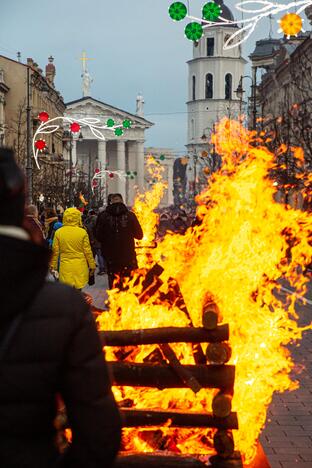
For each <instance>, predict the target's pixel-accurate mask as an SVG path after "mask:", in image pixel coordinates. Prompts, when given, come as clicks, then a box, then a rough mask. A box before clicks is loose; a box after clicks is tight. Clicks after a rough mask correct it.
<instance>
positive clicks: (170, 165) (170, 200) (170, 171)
mask: <svg viewBox="0 0 312 468" xmlns="http://www.w3.org/2000/svg"><path fill="white" fill-rule="evenodd" d="M172 204H173V161H172V160H171V159H169V161H168V206H170V205H172Z"/></svg>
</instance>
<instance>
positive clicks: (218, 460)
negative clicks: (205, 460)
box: [209, 451, 264, 468]
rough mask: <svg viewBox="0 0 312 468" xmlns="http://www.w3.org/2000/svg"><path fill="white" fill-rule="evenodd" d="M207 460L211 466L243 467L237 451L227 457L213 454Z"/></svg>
mask: <svg viewBox="0 0 312 468" xmlns="http://www.w3.org/2000/svg"><path fill="white" fill-rule="evenodd" d="M209 461H210V464H211V467H212V468H243V462H242V457H241V454H240V452H237V451H235V452H234V453H233V455H232V456H231V457H230V458H227V459H224V458H222V457H220V455H213V456H212V457H210V458H209ZM263 468H264V467H263Z"/></svg>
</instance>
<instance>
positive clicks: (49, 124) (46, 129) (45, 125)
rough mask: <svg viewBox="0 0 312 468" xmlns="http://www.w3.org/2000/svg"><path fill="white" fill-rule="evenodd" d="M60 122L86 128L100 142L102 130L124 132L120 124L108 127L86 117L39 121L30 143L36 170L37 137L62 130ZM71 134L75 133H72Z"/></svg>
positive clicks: (103, 137)
mask: <svg viewBox="0 0 312 468" xmlns="http://www.w3.org/2000/svg"><path fill="white" fill-rule="evenodd" d="M57 121H60V123H59V124H55V122H57ZM61 122H62V123H68V124H70V125H71V124H79V126H80V128H82V127H88V128H89V129H90V130H91V132H92V134H93V135H94V136H95V137H96V138H97V139H98V140H102V141H105V136H104V134H103V133H102V131H103V130H111V131H113V132H115V130H116V129H118V128H120V129H122V130H125V129H124V127H123V125H122V124H117V125H113V126H108V125H105V124H103V123H101V120H100V119H98V118H94V117H87V118H83V119H73V118H70V117H62V116H59V117H54V118H53V119H48V120H46V121H41V124H40V125H39V127H38V128H37V130H36V132H35V134H34V137H33V141H32V150H33V155H34V159H35V161H36V165H37V167H38V169H40V165H39V161H38V156H39V152H40V149H38V148H36V141H37V137H38V136H39V135H47V134H50V133H55V132H57V131H58V130H59V129H60V128H61V129H62V130H63V128H62V127H61ZM79 131H80V129H79ZM72 133H76V132H72ZM77 133H78V132H77Z"/></svg>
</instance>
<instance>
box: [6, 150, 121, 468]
mask: <svg viewBox="0 0 312 468" xmlns="http://www.w3.org/2000/svg"><path fill="white" fill-rule="evenodd" d="M24 203H25V195H24V178H23V175H22V172H21V170H20V169H19V168H18V166H17V164H16V162H15V161H14V157H13V152H12V151H10V150H7V149H4V148H1V149H0V258H1V261H0V297H1V313H0V344H1V346H0V362H1V381H0V414H1V418H0V466H1V468H104V467H105V468H110V467H111V466H112V465H113V462H114V459H115V457H116V455H117V452H118V448H119V443H120V432H121V421H120V416H119V412H118V409H117V405H116V402H115V400H114V397H113V394H112V392H111V385H110V380H109V376H108V370H107V366H106V364H105V358H104V355H103V351H102V345H101V342H100V339H99V336H98V333H97V330H96V325H95V323H94V319H93V317H92V314H91V312H90V310H89V307H88V305H87V304H86V302H85V301H84V299H83V297H82V295H81V294H80V293H79V292H78V291H75V290H74V289H73V288H70V287H68V286H65V285H63V284H60V283H48V282H46V281H45V278H46V275H47V271H48V266H49V258H50V252H49V250H48V249H47V248H46V246H45V245H41V244H40V243H39V244H38V243H37V242H36V239H33V238H32V232H27V231H26V230H25V229H24V228H23V227H22V226H23V216H24ZM62 229H63V228H62ZM64 229H65V228H64ZM86 235H87V234H86ZM59 395H60V396H61V398H62V400H63V401H64V402H65V405H66V411H67V415H68V421H69V425H70V429H71V431H72V443H71V444H70V445H69V448H68V449H67V450H66V451H65V452H64V454H63V455H60V453H59V451H58V449H57V447H56V444H55V436H56V429H55V426H54V420H55V417H56V414H57V405H56V399H57V397H59Z"/></svg>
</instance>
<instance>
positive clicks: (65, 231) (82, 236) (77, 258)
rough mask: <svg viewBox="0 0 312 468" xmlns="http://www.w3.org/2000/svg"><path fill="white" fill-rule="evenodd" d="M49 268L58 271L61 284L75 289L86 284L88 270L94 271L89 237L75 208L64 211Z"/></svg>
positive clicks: (56, 234)
mask: <svg viewBox="0 0 312 468" xmlns="http://www.w3.org/2000/svg"><path fill="white" fill-rule="evenodd" d="M51 267H52V268H53V269H54V270H58V271H59V274H60V281H61V282H62V283H66V284H69V285H70V286H73V287H74V288H77V289H82V288H84V287H85V286H86V284H87V283H88V280H89V268H90V269H92V270H93V269H95V261H94V258H93V255H92V251H91V246H90V241H89V236H88V234H87V231H85V229H83V228H82V222H81V213H80V211H78V210H77V209H76V208H68V209H67V210H66V211H65V213H64V217H63V227H61V228H60V229H58V230H57V231H56V233H55V236H54V240H53V246H52V260H51Z"/></svg>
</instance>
